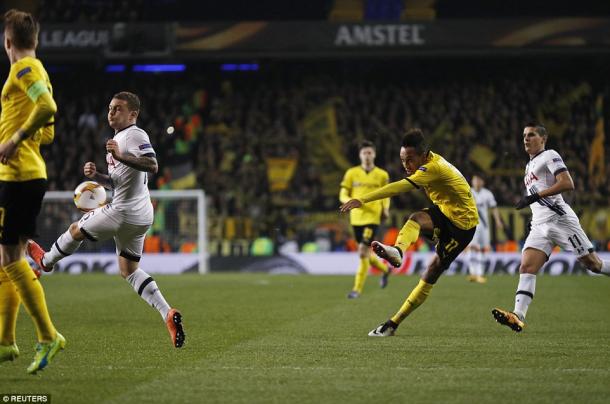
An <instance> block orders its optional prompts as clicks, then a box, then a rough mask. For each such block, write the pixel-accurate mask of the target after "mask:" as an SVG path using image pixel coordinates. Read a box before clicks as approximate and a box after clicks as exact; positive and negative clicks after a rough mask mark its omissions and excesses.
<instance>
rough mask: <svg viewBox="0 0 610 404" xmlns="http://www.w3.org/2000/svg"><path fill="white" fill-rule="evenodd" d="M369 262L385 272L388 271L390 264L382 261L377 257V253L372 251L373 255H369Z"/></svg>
mask: <svg viewBox="0 0 610 404" xmlns="http://www.w3.org/2000/svg"><path fill="white" fill-rule="evenodd" d="M369 262H370V263H371V265H372V266H374V267H375V268H377V269H378V270H380V271H382V272H383V273H385V272H388V266H387V265H385V264H384V263H383V262H381V260H380V259H379V258H377V255H375V254H374V253H371V255H370V256H369Z"/></svg>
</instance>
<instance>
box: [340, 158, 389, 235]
mask: <svg viewBox="0 0 610 404" xmlns="http://www.w3.org/2000/svg"><path fill="white" fill-rule="evenodd" d="M389 179H390V176H389V175H388V173H387V171H385V170H382V169H381V168H379V167H374V168H373V169H372V170H371V171H369V172H368V173H367V172H366V171H365V170H364V168H362V166H356V167H352V168H350V169H348V170H347V171H346V172H345V175H344V177H343V181H341V192H340V194H339V199H340V200H341V202H342V203H345V202H347V201H348V200H350V199H354V198H360V197H361V196H362V195H364V194H366V193H368V192H371V191H374V190H376V189H379V188H381V187H383V186H384V185H386V184H387V183H388V182H389ZM389 207H390V198H385V199H383V200H379V201H375V202H371V203H367V204H365V205H364V206H362V208H358V209H352V210H351V212H350V223H351V224H352V226H363V225H366V224H379V223H380V222H381V212H382V210H383V209H384V208H389Z"/></svg>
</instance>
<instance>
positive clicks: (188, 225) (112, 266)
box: [36, 190, 208, 274]
mask: <svg viewBox="0 0 610 404" xmlns="http://www.w3.org/2000/svg"><path fill="white" fill-rule="evenodd" d="M150 196H151V200H152V203H153V206H154V209H155V219H154V223H153V225H152V226H151V228H150V230H149V231H148V233H147V235H146V241H145V243H144V252H143V254H142V259H141V261H140V266H141V267H142V269H144V270H145V271H146V272H149V273H164V274H179V273H184V272H199V273H206V272H207V271H208V265H207V258H208V254H207V240H206V213H205V194H204V192H203V191H202V190H182V191H166V190H160V191H157V190H155V191H150ZM73 197H74V194H73V193H72V192H70V191H50V192H47V193H46V195H45V198H44V201H43V205H42V210H41V213H40V215H39V217H38V234H39V236H38V237H37V238H36V241H37V242H38V243H39V244H40V245H41V246H42V247H43V248H44V249H46V250H49V249H50V247H51V246H52V245H53V243H54V242H55V240H57V237H59V235H60V234H61V233H63V232H65V231H66V230H67V229H68V227H69V226H70V224H71V223H73V222H76V221H78V220H79V219H80V218H81V217H82V215H83V213H82V212H81V211H79V210H78V209H76V207H75V206H74V202H73ZM55 272H66V273H73V274H78V273H85V272H104V273H118V272H119V270H118V265H117V258H116V249H115V245H114V240H112V239H110V240H106V241H98V242H92V241H89V240H85V241H84V242H83V244H82V246H81V248H80V249H79V250H78V251H77V252H76V253H75V254H73V255H70V256H68V257H65V258H64V259H62V260H61V261H60V262H59V263H58V264H57V265H56V266H55Z"/></svg>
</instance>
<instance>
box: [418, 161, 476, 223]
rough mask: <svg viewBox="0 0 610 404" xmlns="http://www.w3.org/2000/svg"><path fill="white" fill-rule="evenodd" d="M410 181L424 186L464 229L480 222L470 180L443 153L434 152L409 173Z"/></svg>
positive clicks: (437, 204) (445, 211)
mask: <svg viewBox="0 0 610 404" xmlns="http://www.w3.org/2000/svg"><path fill="white" fill-rule="evenodd" d="M407 181H409V182H410V183H411V184H412V185H413V186H415V187H416V188H423V189H424V190H425V191H426V194H427V195H428V198H430V200H431V201H432V203H434V204H435V205H436V206H438V207H439V209H440V210H441V212H443V214H444V215H445V216H447V218H448V219H449V220H451V222H452V223H453V224H455V225H456V226H457V227H459V228H460V229H463V230H468V229H471V228H473V227H475V226H476V225H477V224H478V223H479V214H478V213H477V204H476V202H475V201H474V197H473V196H472V193H471V192H470V185H468V181H466V178H464V176H463V175H462V173H461V172H460V170H458V169H457V168H455V166H454V165H453V164H451V163H449V162H448V161H447V160H445V159H444V158H443V157H442V156H440V155H438V154H435V153H432V152H430V156H429V160H428V162H427V163H426V164H424V165H423V166H421V167H419V168H418V169H417V171H416V172H415V173H414V174H412V175H411V176H409V177H407Z"/></svg>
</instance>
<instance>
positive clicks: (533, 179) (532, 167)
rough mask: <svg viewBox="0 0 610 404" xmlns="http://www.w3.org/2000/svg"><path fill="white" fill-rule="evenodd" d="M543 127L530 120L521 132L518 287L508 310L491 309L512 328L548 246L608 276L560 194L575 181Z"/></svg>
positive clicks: (519, 325)
mask: <svg viewBox="0 0 610 404" xmlns="http://www.w3.org/2000/svg"><path fill="white" fill-rule="evenodd" d="M546 141H547V131H546V129H545V127H544V126H542V125H539V124H536V123H531V124H528V125H527V126H526V127H525V129H524V131H523V144H524V146H525V152H526V153H527V154H529V156H530V161H529V163H527V166H526V168H525V188H526V190H527V192H526V196H525V197H524V198H523V199H521V200H520V201H519V203H518V204H517V206H516V208H517V209H523V208H524V207H526V206H528V205H529V206H530V207H531V209H532V228H531V230H530V233H529V235H528V236H527V239H526V240H525V244H524V246H523V252H522V258H521V266H520V267H519V274H520V275H519V285H518V286H517V293H516V296H515V308H514V309H513V311H512V312H510V311H507V310H502V309H499V308H495V309H493V310H492V314H493V316H494V318H495V319H496V321H497V322H499V323H500V324H503V325H506V326H508V327H510V328H511V329H513V330H514V331H516V332H520V331H521V330H522V329H523V327H525V323H524V321H525V315H526V314H527V309H528V306H529V304H530V303H531V301H532V299H533V298H534V292H535V289H536V274H537V273H538V271H539V270H540V268H542V266H543V265H544V263H545V262H546V261H547V260H548V259H549V256H550V255H551V252H552V250H553V247H554V246H555V245H559V246H560V247H561V248H562V249H564V250H567V251H571V252H573V253H574V254H575V255H576V256H577V257H578V260H579V261H580V263H581V264H583V265H584V267H585V268H587V269H589V270H590V271H592V272H595V273H598V274H599V273H601V274H604V275H607V276H610V261H602V260H601V259H600V258H599V256H598V255H597V254H596V253H595V252H594V250H593V245H592V244H591V242H590V241H589V238H588V237H587V235H586V234H585V233H584V231H583V230H582V227H581V226H580V222H579V220H578V217H577V216H576V214H575V213H574V211H573V210H572V208H570V205H568V204H567V203H565V201H564V200H563V198H562V197H561V193H562V192H564V191H571V190H573V189H574V182H573V181H572V177H571V176H570V173H569V172H568V168H567V167H566V165H565V164H564V162H563V160H562V159H561V156H560V155H559V153H557V152H556V151H555V150H546V149H545V144H546Z"/></svg>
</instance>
